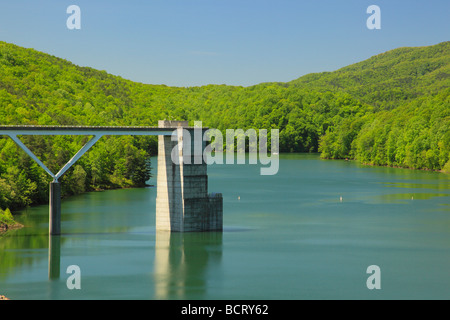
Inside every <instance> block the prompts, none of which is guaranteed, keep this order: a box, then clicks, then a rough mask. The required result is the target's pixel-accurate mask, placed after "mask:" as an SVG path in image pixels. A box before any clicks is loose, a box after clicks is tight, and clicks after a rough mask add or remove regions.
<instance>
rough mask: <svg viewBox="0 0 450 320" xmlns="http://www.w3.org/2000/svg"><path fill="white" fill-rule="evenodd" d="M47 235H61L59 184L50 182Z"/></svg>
mask: <svg viewBox="0 0 450 320" xmlns="http://www.w3.org/2000/svg"><path fill="white" fill-rule="evenodd" d="M49 207H50V209H49V234H50V235H60V234H61V184H60V183H59V182H55V181H53V182H50V194H49Z"/></svg>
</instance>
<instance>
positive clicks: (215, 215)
mask: <svg viewBox="0 0 450 320" xmlns="http://www.w3.org/2000/svg"><path fill="white" fill-rule="evenodd" d="M194 130H198V129H197V128H194V127H189V126H188V121H166V120H161V121H159V122H158V127H111V126H109V127H108V126H0V135H7V136H9V137H10V138H11V139H12V140H13V141H14V142H15V143H16V144H17V145H18V146H19V147H20V148H21V149H22V150H23V151H25V152H26V153H27V154H28V155H29V156H30V157H31V158H32V159H33V160H34V161H35V162H36V163H37V164H38V165H39V166H40V167H41V168H43V169H44V170H45V171H46V172H47V173H48V174H49V175H50V176H51V177H52V178H53V181H52V182H50V192H49V234H50V235H60V234H61V184H60V182H59V179H60V178H61V177H62V176H63V175H64V173H66V172H67V170H68V169H69V168H70V167H72V166H73V165H74V164H75V163H76V162H77V160H78V159H80V158H81V157H82V156H83V155H84V154H85V153H86V152H87V151H88V150H89V149H90V148H92V147H93V146H94V145H95V143H96V142H97V141H99V140H100V139H101V138H102V137H103V136H109V135H158V179H157V197H156V229H157V230H158V231H159V230H164V231H171V232H192V231H221V230H222V228H223V199H222V195H221V194H220V193H213V194H208V175H207V164H206V162H205V161H204V158H203V150H204V148H205V147H206V145H205V142H203V141H202V148H200V149H199V148H194V139H190V137H191V136H194V134H191V133H192V132H193V131H194ZM201 130H202V133H203V130H207V128H202V129H201ZM186 132H187V133H188V135H189V137H186ZM24 135H84V136H92V138H91V139H90V140H89V141H88V142H87V143H86V144H85V145H84V146H83V147H82V148H81V149H80V150H79V151H78V152H77V153H76V154H75V155H74V156H73V157H72V158H71V159H70V160H69V161H68V162H67V163H66V164H65V165H64V166H63V167H62V168H61V170H60V171H59V172H57V173H56V174H55V173H53V172H52V171H51V170H50V169H49V168H47V166H46V165H45V164H44V163H43V162H42V161H40V160H39V159H38V157H36V155H35V154H34V153H33V152H32V151H31V150H30V149H28V147H27V146H26V145H25V144H24V143H23V142H22V141H21V140H20V138H19V136H24ZM186 149H187V150H189V151H190V152H189V153H188V154H189V157H190V159H192V160H195V161H185V160H186V154H187V153H186V152H184V154H183V150H186ZM173 157H175V158H177V159H178V160H179V161H176V162H174V161H173Z"/></svg>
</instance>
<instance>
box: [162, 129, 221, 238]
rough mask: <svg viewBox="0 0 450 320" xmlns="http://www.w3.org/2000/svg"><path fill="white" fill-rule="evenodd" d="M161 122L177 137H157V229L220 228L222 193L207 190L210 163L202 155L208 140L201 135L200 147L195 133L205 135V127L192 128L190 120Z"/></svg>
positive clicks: (190, 230) (198, 229)
mask: <svg viewBox="0 0 450 320" xmlns="http://www.w3.org/2000/svg"><path fill="white" fill-rule="evenodd" d="M158 125H159V127H160V128H168V127H171V128H173V130H176V133H177V135H176V136H177V139H175V141H172V140H173V139H172V137H171V136H159V137H158V139H159V140H158V180H157V198H156V230H157V231H162V230H165V231H172V232H193V231H221V230H222V228H223V199H222V194H220V193H215V194H208V175H207V164H206V163H205V161H204V159H203V150H204V148H205V146H206V143H205V142H204V141H203V139H201V144H200V146H201V147H200V146H198V145H197V146H195V145H194V135H195V134H197V135H198V134H201V135H203V132H204V130H206V129H194V128H189V127H188V122H187V121H165V120H163V121H159V123H158ZM195 130H197V131H199V132H194V131H195ZM186 133H189V134H188V136H186ZM174 159H178V161H176V162H174V161H173V160H174Z"/></svg>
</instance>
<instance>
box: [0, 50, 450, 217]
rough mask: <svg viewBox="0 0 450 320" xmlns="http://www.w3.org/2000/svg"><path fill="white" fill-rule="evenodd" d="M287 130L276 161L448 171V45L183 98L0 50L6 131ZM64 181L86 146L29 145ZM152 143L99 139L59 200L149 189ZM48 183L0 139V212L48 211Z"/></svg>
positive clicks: (0, 120) (0, 105) (70, 141)
mask: <svg viewBox="0 0 450 320" xmlns="http://www.w3.org/2000/svg"><path fill="white" fill-rule="evenodd" d="M159 119H178V120H190V121H194V120H201V121H203V124H204V125H205V126H209V127H212V128H218V129H221V130H225V129H227V128H242V129H248V128H255V129H271V128H277V129H279V130H280V151H281V152H317V151H320V152H322V156H323V157H325V158H347V157H348V158H353V159H357V160H359V161H361V162H364V163H371V164H376V165H392V166H400V167H408V168H418V169H430V170H444V171H445V170H447V171H450V161H449V158H450V130H449V129H450V42H445V43H441V44H438V45H435V46H430V47H422V48H400V49H396V50H392V51H389V52H386V53H383V54H380V55H377V56H375V57H372V58H370V59H368V60H366V61H363V62H360V63H357V64H354V65H351V66H348V67H345V68H342V69H340V70H337V71H335V72H326V73H318V74H310V75H306V76H304V77H301V78H299V79H297V80H294V81H292V82H289V83H262V84H259V85H255V86H251V87H237V86H225V85H208V86H203V87H192V88H176V87H167V86H156V85H147V84H141V83H135V82H132V81H129V80H125V79H122V78H121V77H118V76H113V75H110V74H108V73H106V72H105V71H98V70H94V69H92V68H86V67H79V66H76V65H74V64H72V63H70V62H68V61H66V60H64V59H60V58H57V57H53V56H50V55H47V54H44V53H40V52H37V51H35V50H32V49H25V48H21V47H18V46H15V45H12V44H7V43H4V42H0V125H5V124H6V125H9V124H14V125H17V124H39V125H55V124H58V125H113V126H114V125H157V121H158V120H159ZM22 139H23V141H24V143H25V144H26V145H27V146H29V148H30V149H31V150H33V152H35V153H36V154H37V155H38V156H39V157H40V159H42V160H43V162H44V163H45V164H46V165H47V166H48V167H49V168H50V169H52V170H54V171H58V170H59V168H60V167H61V166H62V165H63V164H64V163H66V162H67V161H68V160H69V159H70V158H71V157H72V155H73V154H74V153H75V152H76V151H77V150H78V149H79V148H80V147H81V146H82V144H83V143H84V142H85V141H86V139H87V138H83V137H23V138H22ZM156 151H157V150H156V139H155V138H154V137H153V138H144V137H108V138H106V137H104V138H102V139H101V140H100V142H99V143H97V144H96V145H95V147H94V148H93V149H92V150H91V151H89V153H88V154H87V155H85V156H84V157H83V158H81V160H79V162H78V163H77V165H75V166H74V167H73V168H71V169H70V170H69V171H68V172H67V173H66V175H65V176H64V178H63V183H62V185H63V188H64V190H63V194H64V195H71V194H76V193H79V192H83V191H89V190H94V189H105V188H112V187H126V186H142V185H144V184H145V181H146V180H147V179H148V177H149V170H148V165H147V162H146V160H147V159H148V157H149V155H150V154H155V153H156ZM49 180H50V177H48V176H47V174H46V173H45V172H44V171H43V170H42V169H40V168H39V167H38V166H37V165H36V164H34V162H33V161H32V160H31V159H29V157H28V156H27V155H26V154H25V153H23V152H22V151H21V150H19V148H18V147H16V146H15V144H14V142H12V141H11V140H10V139H9V138H8V139H7V138H5V137H0V208H3V209H5V208H11V209H16V208H20V207H23V206H25V205H29V204H32V203H41V202H46V201H48V198H47V195H48V182H49Z"/></svg>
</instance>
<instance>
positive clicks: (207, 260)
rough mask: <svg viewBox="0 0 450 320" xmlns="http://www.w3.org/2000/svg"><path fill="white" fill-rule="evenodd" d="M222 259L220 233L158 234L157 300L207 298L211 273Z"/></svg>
mask: <svg viewBox="0 0 450 320" xmlns="http://www.w3.org/2000/svg"><path fill="white" fill-rule="evenodd" d="M221 259H222V233H221V232H192V233H191V232H190V233H170V232H157V233H156V245H155V272H154V277H155V297H156V299H164V300H167V299H186V298H187V297H189V299H192V298H194V299H200V298H202V297H204V296H206V293H207V289H208V284H207V279H210V276H209V275H208V272H209V271H211V270H214V269H215V267H217V266H218V265H220V262H221Z"/></svg>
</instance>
